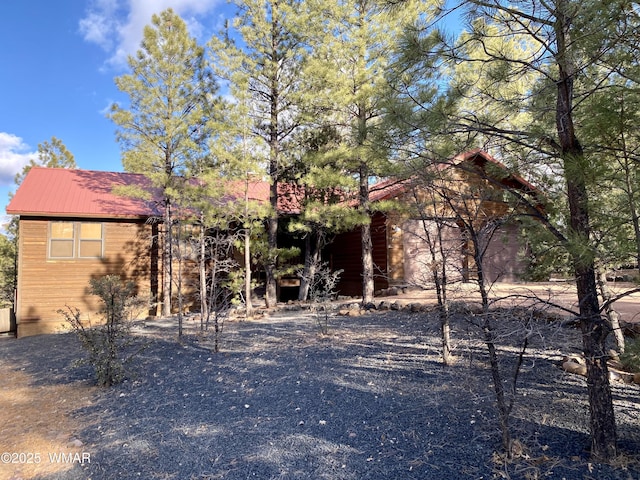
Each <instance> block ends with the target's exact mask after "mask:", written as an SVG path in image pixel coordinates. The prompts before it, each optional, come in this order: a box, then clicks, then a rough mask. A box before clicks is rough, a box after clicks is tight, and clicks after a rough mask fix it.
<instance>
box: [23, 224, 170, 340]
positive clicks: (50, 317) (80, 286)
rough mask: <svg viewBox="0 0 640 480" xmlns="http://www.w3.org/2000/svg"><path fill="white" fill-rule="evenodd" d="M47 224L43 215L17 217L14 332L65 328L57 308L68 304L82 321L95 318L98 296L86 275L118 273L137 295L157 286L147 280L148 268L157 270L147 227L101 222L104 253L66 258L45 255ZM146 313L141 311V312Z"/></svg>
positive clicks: (39, 331) (50, 330)
mask: <svg viewBox="0 0 640 480" xmlns="http://www.w3.org/2000/svg"><path fill="white" fill-rule="evenodd" d="M69 220H72V219H69ZM76 221H83V220H82V219H76ZM84 221H87V220H86V219H85V220H84ZM48 225H49V222H48V219H43V218H32V219H29V218H22V219H21V220H20V233H19V255H20V258H19V263H18V293H17V305H16V322H17V328H18V336H27V335H34V334H39V333H49V332H55V331H60V330H62V329H64V320H63V317H62V316H61V315H60V314H59V313H58V312H57V311H58V310H60V309H64V308H65V306H67V305H68V306H70V307H73V308H78V309H79V310H80V311H81V313H82V318H83V319H84V320H86V321H90V322H99V320H100V317H99V315H98V309H99V305H100V302H99V299H98V298H97V297H96V296H94V295H91V294H90V293H89V280H90V279H91V278H97V277H101V276H104V275H107V274H116V275H120V276H121V277H122V278H123V279H125V280H131V281H133V282H134V283H135V284H136V287H137V293H138V294H139V295H142V296H145V295H146V296H149V295H150V294H151V288H152V284H155V285H157V281H155V282H152V281H151V275H152V271H153V272H157V271H158V269H157V267H156V266H152V262H151V255H150V251H151V234H152V231H151V229H152V227H151V226H150V225H146V224H144V223H140V222H126V221H124V222H113V221H108V222H104V223H103V225H104V230H103V231H104V257H103V258H101V259H69V260H67V259H64V260H52V259H49V258H48V255H47V244H48V228H49V227H48ZM152 267H153V268H152ZM148 313H149V312H147V311H145V312H141V315H142V316H146V315H148Z"/></svg>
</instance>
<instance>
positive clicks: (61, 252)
mask: <svg viewBox="0 0 640 480" xmlns="http://www.w3.org/2000/svg"><path fill="white" fill-rule="evenodd" d="M436 172H437V173H438V174H439V176H438V177H437V178H436V181H440V182H441V184H442V186H448V187H447V188H449V190H450V192H449V196H450V198H451V199H452V202H450V204H449V205H448V206H447V205H445V202H442V201H435V202H427V201H424V200H425V199H426V198H427V192H425V191H424V189H421V187H420V182H416V181H415V180H416V179H408V180H403V181H397V180H394V179H389V180H385V181H383V182H380V183H379V184H377V185H373V186H372V187H371V200H372V202H373V204H374V205H381V204H382V203H383V202H384V201H386V200H394V201H395V202H396V205H399V206H403V208H395V209H391V210H389V209H382V208H380V209H378V211H375V212H374V213H373V216H372V224H371V226H372V228H371V231H372V236H373V260H374V264H375V271H376V276H375V288H376V290H380V289H384V288H387V287H389V286H393V285H402V286H405V285H421V286H423V285H425V283H429V279H428V277H425V272H426V271H427V272H428V268H430V267H429V265H430V263H432V259H431V258H430V256H429V251H428V248H427V244H426V242H425V232H432V234H433V233H435V229H436V227H437V226H438V225H440V227H441V229H440V230H441V232H443V235H444V237H443V238H444V240H443V245H445V244H446V245H445V247H446V250H447V252H448V255H447V256H448V258H447V262H448V264H449V265H450V269H451V275H452V276H455V275H458V277H459V278H460V279H463V280H468V279H470V278H471V277H472V276H473V274H474V272H473V269H472V268H471V267H470V265H471V263H470V261H469V258H470V254H471V253H472V246H471V245H470V241H469V238H467V237H466V235H467V233H466V229H465V228H464V227H465V226H464V225H463V224H461V222H462V223H464V221H469V222H471V223H472V224H473V223H474V222H475V224H477V225H478V227H482V225H486V224H490V223H491V222H493V223H494V224H495V225H496V228H494V229H493V230H492V231H491V233H492V234H491V235H490V236H488V237H487V242H488V244H487V245H486V254H485V262H486V265H485V273H486V274H487V277H488V278H489V280H490V281H495V280H512V279H515V278H518V276H519V275H520V274H521V273H522V272H523V271H524V268H525V265H524V264H523V262H522V261H521V260H520V259H519V255H518V253H519V251H520V250H521V248H522V246H521V244H520V242H519V241H518V235H517V228H518V227H517V224H516V223H515V222H514V221H511V220H510V221H503V220H504V219H505V218H507V215H506V213H507V212H506V208H507V207H506V203H505V202H504V201H503V199H502V197H501V195H503V192H504V189H505V188H508V189H511V190H513V191H517V192H520V194H521V195H523V196H524V195H528V196H534V197H535V195H537V192H536V190H535V188H534V187H533V186H531V185H530V184H528V183H527V182H526V181H525V180H523V179H522V178H520V177H517V176H514V175H510V174H508V173H507V170H506V168H505V167H504V166H503V165H501V164H500V163H499V162H497V161H496V160H495V159H494V158H493V157H491V156H490V155H488V154H486V153H485V152H483V151H480V150H476V151H472V152H468V153H466V154H464V155H461V156H458V157H456V158H455V159H454V160H453V161H452V162H451V164H450V165H446V166H444V167H442V168H439V169H436ZM445 173H446V175H445ZM242 184H243V185H238V186H237V188H235V189H233V188H232V189H230V190H229V191H230V192H231V193H230V194H229V195H230V196H229V198H227V199H226V200H227V201H229V200H230V201H234V200H238V199H242V198H244V194H245V187H248V189H247V192H248V193H247V194H248V198H249V199H250V200H256V201H259V202H265V203H266V202H268V199H269V188H270V187H269V183H268V182H264V181H259V180H253V179H252V180H251V181H249V182H247V183H246V184H245V183H244V182H242ZM127 186H128V187H131V186H136V187H141V188H143V189H145V190H146V191H148V192H150V194H151V198H150V199H149V200H142V199H138V198H131V197H127V196H121V195H117V194H116V193H115V191H116V190H117V188H118V187H127ZM474 187H480V188H474ZM441 190H442V189H441ZM479 192H480V193H479ZM299 197H300V192H298V191H296V189H295V188H293V187H291V186H286V185H285V186H283V188H282V190H281V192H280V194H279V200H278V210H279V211H280V213H281V214H282V215H283V216H291V215H295V214H296V213H299V208H300V207H299V201H300V198H299ZM416 199H419V200H420V201H416ZM421 202H422V203H423V204H424V205H426V207H425V209H423V210H422V211H417V210H416V209H415V208H409V207H410V206H414V207H415V205H418V204H420V203H421ZM460 202H466V204H464V208H462V207H461V206H460ZM534 203H535V202H534ZM161 204H162V203H161V201H160V199H159V192H157V191H155V190H154V189H153V188H152V187H151V185H150V183H149V180H148V179H147V177H145V176H144V175H138V174H131V173H122V172H120V173H118V172H101V171H89V170H69V169H51V168H42V167H34V168H32V169H31V170H30V171H29V173H28V174H27V176H26V178H25V179H24V181H23V183H22V185H21V186H20V188H19V189H18V191H17V192H16V194H15V195H14V197H13V199H12V200H11V202H10V203H9V205H8V207H7V213H9V214H11V215H17V216H19V245H18V252H19V253H18V255H19V257H18V284H17V292H16V305H15V317H16V324H17V334H18V336H27V335H33V334H37V333H48V332H55V331H58V330H61V329H62V328H63V318H62V316H61V315H60V314H59V313H58V311H59V310H60V309H64V308H65V306H67V305H68V306H70V307H76V308H78V309H79V310H80V312H81V314H82V315H83V320H87V321H95V320H98V319H99V307H100V304H99V299H98V298H97V297H95V296H93V295H90V294H89V291H88V286H89V281H90V280H91V279H92V278H98V277H101V276H104V275H108V274H115V275H119V276H120V277H121V278H123V279H124V280H130V281H132V282H133V283H134V284H135V286H136V290H137V292H136V293H137V294H138V295H140V296H143V297H149V298H151V299H157V298H161V296H162V295H161V293H162V292H161V289H162V285H163V282H162V272H163V270H164V269H163V268H162V255H161V253H160V252H161V248H160V245H162V239H161V237H162V235H163V231H162V224H161V223H160V222H158V221H150V220H151V219H161V217H162V209H161ZM453 210H457V213H458V214H459V215H458V216H456V215H455V212H454V211H453ZM472 210H473V211H472ZM282 234H283V235H285V234H286V232H282ZM283 240H284V241H283V242H282V243H281V245H285V246H291V245H293V244H294V243H295V242H296V241H297V240H296V239H293V238H288V239H284V238H283ZM279 242H280V240H279ZM298 244H299V241H298ZM360 248H361V242H360V231H359V229H356V230H354V231H351V232H347V233H342V234H340V235H338V237H337V238H336V240H335V241H334V242H333V243H332V244H331V245H329V246H328V247H327V248H326V250H325V252H324V258H325V259H326V260H328V261H329V264H330V266H331V268H332V269H334V270H337V269H342V270H343V273H342V275H341V278H340V284H339V285H338V288H339V291H340V293H341V294H347V295H361V294H362V263H361V250H360ZM284 280H286V281H291V280H292V279H291V278H287V279H284ZM284 280H283V281H284ZM294 280H295V279H294ZM285 289H289V290H290V289H297V284H295V285H294V284H293V283H291V284H284V283H283V291H284V290H285ZM287 294H289V295H291V298H295V294H293V293H292V292H291V291H287ZM157 313H158V312H157V311H156V309H155V308H154V309H152V310H151V311H149V312H140V316H142V317H145V316H147V315H156V314H157Z"/></svg>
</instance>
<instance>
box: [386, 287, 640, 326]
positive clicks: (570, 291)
mask: <svg viewBox="0 0 640 480" xmlns="http://www.w3.org/2000/svg"><path fill="white" fill-rule="evenodd" d="M609 288H610V289H611V293H612V295H614V296H616V295H621V294H623V293H626V292H630V291H632V290H634V289H636V288H638V286H637V285H634V284H633V283H611V284H610V285H609ZM489 295H490V298H491V299H492V301H495V302H496V303H497V304H499V305H511V306H514V305H522V306H525V305H530V304H532V303H536V304H537V305H538V306H539V307H541V308H548V309H550V310H551V311H554V310H555V311H557V312H561V310H560V309H554V308H553V306H552V304H555V305H560V306H562V307H563V308H566V309H569V310H572V311H577V310H578V300H577V293H576V287H575V284H573V283H572V282H538V283H495V284H493V285H492V286H491V288H490V292H489ZM391 298H397V300H398V301H400V302H401V303H412V302H420V303H423V302H428V303H435V301H436V295H435V291H434V290H420V291H408V292H407V293H402V294H399V295H397V296H395V297H391ZM449 299H450V300H452V301H465V302H469V301H471V302H480V294H479V293H478V290H477V286H476V285H475V284H473V283H462V284H455V285H452V286H450V287H449ZM615 309H616V311H617V312H618V313H619V314H620V315H621V318H622V320H624V321H626V322H629V323H640V291H638V292H634V293H631V294H629V295H627V296H624V297H622V298H621V299H620V300H618V301H616V302H615ZM561 313H562V312H561ZM563 314H568V313H567V312H564V313H563Z"/></svg>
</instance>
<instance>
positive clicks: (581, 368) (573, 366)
mask: <svg viewBox="0 0 640 480" xmlns="http://www.w3.org/2000/svg"><path fill="white" fill-rule="evenodd" d="M562 368H563V369H564V370H565V371H566V372H569V373H575V374H576V375H582V376H583V377H586V376H587V367H586V366H585V365H580V364H579V363H576V362H574V361H571V360H568V361H565V362H563V363H562Z"/></svg>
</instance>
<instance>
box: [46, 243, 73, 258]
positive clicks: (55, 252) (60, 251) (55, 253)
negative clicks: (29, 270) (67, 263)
mask: <svg viewBox="0 0 640 480" xmlns="http://www.w3.org/2000/svg"><path fill="white" fill-rule="evenodd" d="M49 256H50V257H53V258H71V257H73V240H51V252H50V255H49Z"/></svg>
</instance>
